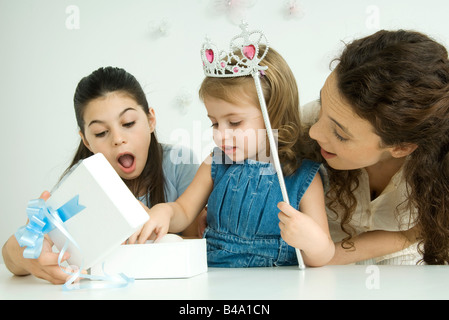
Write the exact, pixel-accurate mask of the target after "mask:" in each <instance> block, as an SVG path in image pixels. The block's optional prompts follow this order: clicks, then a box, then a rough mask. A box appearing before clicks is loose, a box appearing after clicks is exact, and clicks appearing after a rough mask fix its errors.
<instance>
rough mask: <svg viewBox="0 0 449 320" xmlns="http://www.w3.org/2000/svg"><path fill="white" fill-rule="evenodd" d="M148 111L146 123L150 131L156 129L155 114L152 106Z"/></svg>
mask: <svg viewBox="0 0 449 320" xmlns="http://www.w3.org/2000/svg"><path fill="white" fill-rule="evenodd" d="M148 111H149V113H148V125H149V126H150V130H151V132H153V131H154V130H155V129H156V114H155V112H154V109H153V108H149V110H148Z"/></svg>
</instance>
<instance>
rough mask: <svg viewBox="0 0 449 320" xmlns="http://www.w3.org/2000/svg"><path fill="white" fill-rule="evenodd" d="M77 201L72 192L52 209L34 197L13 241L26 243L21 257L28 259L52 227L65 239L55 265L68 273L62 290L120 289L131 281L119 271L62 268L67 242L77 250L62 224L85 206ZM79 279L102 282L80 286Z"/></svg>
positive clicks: (33, 257) (36, 250)
mask: <svg viewBox="0 0 449 320" xmlns="http://www.w3.org/2000/svg"><path fill="white" fill-rule="evenodd" d="M78 200H79V196H78V195H76V196H74V197H73V198H72V199H70V200H69V201H67V202H66V203H65V204H64V205H62V206H61V207H60V208H59V209H57V210H53V209H52V208H51V207H50V206H47V204H46V202H45V201H44V200H43V199H34V200H30V201H29V202H28V207H27V210H26V211H27V215H28V219H29V222H28V224H27V225H25V226H23V227H20V228H19V229H18V230H17V232H16V233H15V237H16V239H17V242H19V245H20V246H21V247H23V246H26V248H25V250H24V251H23V257H24V258H28V259H37V258H38V257H39V256H40V254H41V252H42V246H43V242H44V235H45V234H46V233H48V232H50V231H51V230H53V229H54V228H57V229H58V230H59V231H61V232H62V233H63V234H64V236H65V237H66V238H67V240H66V243H65V245H64V247H63V248H62V249H61V251H60V253H59V256H58V265H59V267H60V268H61V269H62V270H63V271H64V272H65V273H66V274H69V275H71V276H70V277H69V278H68V279H67V281H66V282H65V284H64V285H63V290H74V289H83V288H120V287H126V286H128V285H129V284H131V283H133V282H134V279H132V278H128V277H127V276H126V275H124V274H123V273H119V274H117V275H108V274H106V273H104V270H103V273H104V275H100V276H92V275H89V274H82V273H81V271H82V267H83V266H82V265H81V266H79V268H78V267H77V268H76V271H74V272H69V271H66V270H65V269H64V268H62V266H61V261H62V257H63V255H64V252H65V251H66V250H67V246H68V244H69V242H72V243H73V245H74V246H75V247H76V248H78V249H80V248H79V246H78V244H77V243H76V241H75V239H73V238H72V236H71V235H70V233H69V232H68V231H67V229H66V228H65V227H64V225H63V223H64V222H65V221H67V220H69V219H70V218H71V217H73V216H74V215H76V214H77V213H79V212H80V211H81V210H83V209H84V208H85V206H83V205H80V204H79V203H78ZM81 278H84V279H90V280H101V281H104V282H105V283H103V284H102V285H96V284H90V283H89V284H86V285H81V284H80V283H78V282H76V281H77V279H81Z"/></svg>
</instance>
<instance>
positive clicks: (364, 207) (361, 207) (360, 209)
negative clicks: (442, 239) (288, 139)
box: [302, 101, 422, 265]
mask: <svg viewBox="0 0 449 320" xmlns="http://www.w3.org/2000/svg"><path fill="white" fill-rule="evenodd" d="M318 111H319V104H318V102H317V101H313V102H311V103H308V104H307V105H305V106H303V108H302V115H303V121H305V122H306V123H314V122H315V121H316V119H317V115H318ZM402 172H403V171H402V169H400V170H399V171H398V172H397V173H396V174H395V175H394V176H393V177H392V178H391V180H390V182H389V183H388V185H387V186H386V188H385V189H384V190H383V192H382V193H381V194H380V195H379V196H378V197H377V198H376V199H374V200H373V201H371V192H370V188H369V177H368V173H367V172H366V170H365V169H361V175H360V177H359V187H358V188H357V189H356V190H355V191H354V195H355V197H356V199H357V207H356V209H355V212H354V213H353V215H352V219H351V223H350V226H351V227H353V228H354V232H355V234H354V235H358V234H361V233H363V232H367V231H375V230H384V231H404V230H408V229H410V228H412V227H413V225H414V223H413V219H414V217H416V211H414V212H410V211H409V210H407V208H406V200H407V192H406V182H405V181H404V179H403V178H402ZM326 211H327V215H328V220H329V231H330V234H331V237H332V240H333V241H334V242H338V241H341V240H342V239H343V238H345V237H347V236H348V235H347V234H346V233H345V232H344V231H343V230H342V229H341V226H340V221H341V219H340V218H336V215H335V213H334V212H332V211H331V210H329V209H328V208H326ZM421 258H422V257H421V255H419V253H418V252H417V244H414V245H412V246H410V247H409V248H407V249H405V250H402V251H399V252H396V253H393V254H390V255H387V256H383V257H378V258H375V259H370V260H366V261H361V262H358V263H357V264H402V265H403V264H416V263H417V262H418V261H419V260H420V259H421Z"/></svg>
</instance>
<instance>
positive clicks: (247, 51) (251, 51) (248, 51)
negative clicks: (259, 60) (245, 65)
mask: <svg viewBox="0 0 449 320" xmlns="http://www.w3.org/2000/svg"><path fill="white" fill-rule="evenodd" d="M243 54H244V55H245V56H246V57H247V58H248V59H250V60H253V58H254V55H255V54H256V48H255V47H254V46H253V45H252V44H250V45H249V46H245V47H243Z"/></svg>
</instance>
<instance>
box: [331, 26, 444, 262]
mask: <svg viewBox="0 0 449 320" xmlns="http://www.w3.org/2000/svg"><path fill="white" fill-rule="evenodd" d="M337 60H338V65H337V67H336V69H335V73H336V76H337V83H338V89H339V91H340V92H341V94H342V95H343V96H344V97H345V98H346V99H347V101H348V102H349V104H350V105H351V107H352V108H353V111H354V112H355V113H356V114H357V115H358V116H360V117H361V118H363V119H366V120H368V121H369V122H370V123H371V124H372V126H373V128H374V130H375V133H376V134H377V135H378V136H379V137H380V138H381V141H382V144H383V146H384V147H389V146H404V145H407V144H414V145H417V146H418V147H417V149H416V150H415V151H414V152H413V153H411V154H410V155H409V156H408V158H407V160H406V162H405V165H404V168H403V170H404V171H403V177H404V179H405V182H406V185H407V190H408V203H407V206H408V209H409V210H410V212H411V211H412V210H415V211H417V218H416V221H415V222H416V226H417V227H418V230H419V231H420V240H419V241H420V244H421V245H420V246H419V248H420V251H421V254H422V255H423V260H424V262H426V263H427V264H447V263H449V153H448V152H449V60H448V53H447V51H446V49H445V48H444V47H443V46H442V45H441V44H439V43H438V42H436V41H435V40H433V39H431V38H429V37H428V36H426V35H424V34H422V33H419V32H415V31H406V30H398V31H385V30H382V31H379V32H377V33H375V34H373V35H371V36H368V37H365V38H362V39H358V40H355V41H353V42H352V43H350V44H348V45H346V47H345V49H344V51H343V53H342V54H341V56H340V58H339V59H337ZM327 167H328V171H329V179H330V180H329V182H330V186H331V190H329V192H328V194H327V195H328V196H329V197H331V198H330V202H329V207H330V208H331V209H332V208H334V210H335V208H336V207H337V206H340V208H344V214H343V215H342V222H341V224H342V228H343V230H344V231H345V232H346V233H347V234H348V235H349V237H348V238H346V243H349V241H350V238H351V228H350V226H349V224H348V222H349V221H350V220H351V215H352V213H353V211H354V209H355V206H356V204H357V200H356V199H355V197H354V195H353V194H352V192H353V190H355V188H357V186H358V175H359V171H358V170H353V171H339V170H334V169H332V168H329V166H327Z"/></svg>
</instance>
